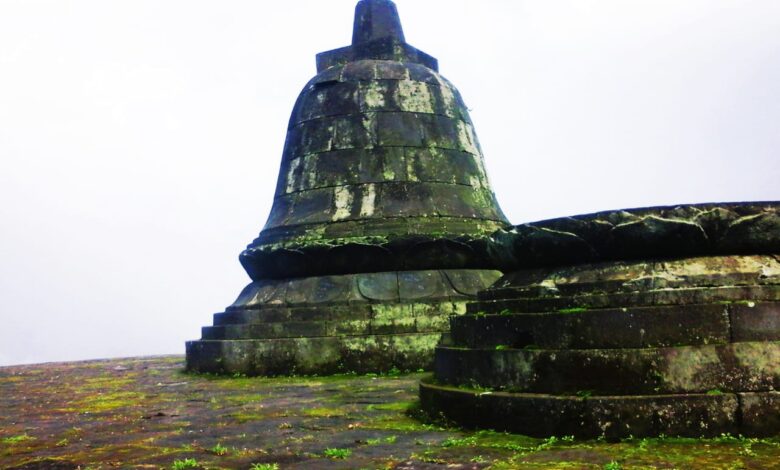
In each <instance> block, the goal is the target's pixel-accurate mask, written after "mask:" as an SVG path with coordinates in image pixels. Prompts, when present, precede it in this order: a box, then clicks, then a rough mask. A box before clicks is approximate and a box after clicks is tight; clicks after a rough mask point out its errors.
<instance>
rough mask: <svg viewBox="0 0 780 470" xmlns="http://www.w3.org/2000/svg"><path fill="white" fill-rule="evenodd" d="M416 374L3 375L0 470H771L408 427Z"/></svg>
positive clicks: (618, 447)
mask: <svg viewBox="0 0 780 470" xmlns="http://www.w3.org/2000/svg"><path fill="white" fill-rule="evenodd" d="M423 375H424V374H407V375H392V376H351V375H342V376H335V377H291V378H246V377H230V378H225V377H213V376H203V375H191V374H186V373H184V372H183V358H182V357H163V358H144V359H126V360H113V361H92V362H81V363H67V364H45V365H34V366H18V367H7V368H0V468H25V469H34V468H40V469H52V468H59V469H75V468H79V467H80V468H82V469H85V468H92V469H98V468H128V467H130V468H169V469H170V468H174V462H177V461H178V462H179V464H178V465H177V467H179V468H187V467H185V466H182V465H185V464H184V463H183V462H188V463H187V465H190V464H191V463H192V461H194V462H196V463H197V467H198V468H244V469H249V468H252V467H253V466H254V468H276V467H275V466H274V464H276V465H278V468H280V469H286V468H306V469H307V470H308V469H320V468H334V469H347V468H355V469H361V468H366V469H418V468H422V469H437V468H442V469H444V468H456V469H457V468H461V469H483V468H491V469H515V468H521V469H522V468H529V469H613V470H614V469H619V468H622V469H654V468H657V469H672V468H678V469H692V468H701V469H769V468H780V438H776V439H761V440H758V439H741V438H736V437H730V436H724V437H723V438H720V439H714V440H699V439H672V438H662V439H641V440H639V439H635V440H626V441H622V442H617V443H611V442H604V441H599V440H595V441H578V440H573V439H568V438H550V439H534V438H529V437H525V436H518V435H508V434H502V433H494V432H489V431H481V432H473V431H463V430H459V429H456V428H452V427H446V426H442V425H441V424H432V423H430V422H426V421H423V420H420V419H418V418H419V415H418V413H416V412H415V410H416V406H417V382H418V381H419V379H420V378H421V377H422V376H423Z"/></svg>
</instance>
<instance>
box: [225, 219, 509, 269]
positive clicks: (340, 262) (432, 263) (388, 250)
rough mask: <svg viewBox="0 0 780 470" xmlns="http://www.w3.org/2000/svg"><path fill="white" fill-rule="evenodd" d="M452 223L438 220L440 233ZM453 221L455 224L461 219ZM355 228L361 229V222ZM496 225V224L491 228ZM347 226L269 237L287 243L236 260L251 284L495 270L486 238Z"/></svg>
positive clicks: (390, 222)
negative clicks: (319, 233)
mask: <svg viewBox="0 0 780 470" xmlns="http://www.w3.org/2000/svg"><path fill="white" fill-rule="evenodd" d="M432 219H436V218H435V217H434V218H432ZM413 221H414V220H413V218H398V219H392V218H391V219H386V220H383V221H381V222H377V224H376V225H374V226H373V227H372V228H371V229H372V230H374V231H376V234H379V233H382V232H384V233H387V232H392V231H393V230H395V229H394V227H397V226H399V225H401V226H408V225H409V224H410V223H413ZM451 222H453V221H452V220H446V221H442V222H441V224H442V226H444V227H449V228H444V229H442V230H445V231H449V230H453V229H454V230H457V231H459V230H460V228H454V227H453V224H452V223H451ZM433 223H439V222H438V221H434V222H433ZM457 223H458V224H460V221H457ZM466 224H467V225H472V226H473V227H476V226H480V227H484V226H486V224H488V225H489V223H488V222H485V221H478V220H476V219H475V220H470V221H466ZM342 225H343V226H342ZM359 225H361V226H363V227H365V226H366V224H365V223H364V222H360V223H359ZM421 225H424V224H421ZM499 226H500V225H499V224H497V223H496V224H494V226H493V228H497V227H499ZM315 228H316V227H315ZM351 228H353V229H354V228H355V227H354V225H353V224H351V223H350V222H339V223H334V224H330V225H328V229H333V230H335V229H343V230H344V233H340V232H339V233H333V232H330V233H331V236H332V238H330V239H325V238H323V239H316V240H307V241H296V238H295V235H294V234H293V235H291V234H288V233H285V234H271V235H273V237H280V239H286V240H287V241H285V242H282V243H278V244H277V243H269V244H259V245H253V246H250V247H249V248H247V249H246V250H244V251H243V252H242V253H241V255H240V256H239V261H240V262H241V264H242V266H243V267H244V269H245V270H246V271H247V274H249V277H251V278H252V279H253V280H256V281H258V280H265V279H289V278H295V277H308V276H326V275H339V274H350V273H373V272H384V271H417V270H429V269H494V268H495V266H494V263H493V262H492V261H491V260H490V258H489V257H488V256H487V243H488V241H487V238H474V237H468V236H461V237H457V236H453V237H451V238H446V237H444V238H442V237H434V236H424V235H414V236H403V237H387V236H374V235H369V236H361V235H360V233H361V232H360V230H359V229H357V230H356V231H355V232H352V233H350V232H349V230H350V229H351ZM284 230H285V231H287V230H288V229H286V228H285V229H284ZM400 230H405V229H404V228H401V229H400ZM464 231H470V230H464ZM288 235H290V236H289V237H288ZM263 243H265V242H263Z"/></svg>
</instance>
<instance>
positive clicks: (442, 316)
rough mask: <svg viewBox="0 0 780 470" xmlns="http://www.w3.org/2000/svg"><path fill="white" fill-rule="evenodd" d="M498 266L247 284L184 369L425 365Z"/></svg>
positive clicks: (190, 346) (191, 351)
mask: <svg viewBox="0 0 780 470" xmlns="http://www.w3.org/2000/svg"><path fill="white" fill-rule="evenodd" d="M500 275H501V273H499V272H498V271H489V270H467V269H464V270H443V271H400V272H383V273H367V274H350V275H339V276H317V277H309V278H300V279H291V280H281V281H261V282H254V283H252V284H250V285H249V286H248V287H247V288H246V289H244V292H242V293H241V295H240V296H239V298H238V300H237V301H236V302H235V303H234V304H233V305H232V306H231V307H229V308H228V309H227V310H226V311H225V312H224V313H218V314H216V315H215V316H214V326H211V327H205V328H203V335H202V339H201V340H199V341H191V342H189V343H187V367H188V369H189V370H193V371H198V372H210V373H230V374H233V373H241V374H247V375H280V374H330V373H338V372H360V373H365V372H383V371H388V370H391V369H393V368H397V369H400V370H417V369H430V368H431V367H432V360H433V349H434V348H435V346H436V344H437V343H438V342H439V339H440V338H441V336H442V333H444V332H446V331H448V329H449V317H450V316H451V315H457V314H463V313H464V312H465V310H466V307H465V305H466V302H467V301H469V300H473V299H474V298H475V296H476V293H477V291H479V290H482V289H485V288H487V287H488V286H490V285H491V284H492V283H493V282H494V281H495V280H496V279H498V278H499V277H500Z"/></svg>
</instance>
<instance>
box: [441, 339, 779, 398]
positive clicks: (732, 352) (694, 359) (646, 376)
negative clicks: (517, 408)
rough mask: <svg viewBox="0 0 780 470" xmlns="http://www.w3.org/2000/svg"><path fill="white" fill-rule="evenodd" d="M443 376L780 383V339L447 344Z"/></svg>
mask: <svg viewBox="0 0 780 470" xmlns="http://www.w3.org/2000/svg"><path fill="white" fill-rule="evenodd" d="M434 370H435V372H436V379H437V380H438V381H440V382H441V383H445V384H451V385H461V384H475V385H479V386H480V387H488V388H495V389H502V390H511V391H516V392H528V393H551V394H569V395H574V394H577V393H588V394H593V395H653V394H667V393H706V392H708V391H714V390H717V391H721V392H753V391H770V390H776V389H780V342H744V343H733V344H725V345H706V346H680V347H671V348H643V349H569V350H544V349H541V350H537V349H511V348H500V349H464V348H458V347H439V348H437V349H436V358H435V369H434Z"/></svg>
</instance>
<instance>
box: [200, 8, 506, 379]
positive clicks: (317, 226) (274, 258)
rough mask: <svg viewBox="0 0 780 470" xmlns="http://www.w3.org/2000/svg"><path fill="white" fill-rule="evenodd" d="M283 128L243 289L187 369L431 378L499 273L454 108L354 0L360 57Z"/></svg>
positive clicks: (420, 60)
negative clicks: (417, 372)
mask: <svg viewBox="0 0 780 470" xmlns="http://www.w3.org/2000/svg"><path fill="white" fill-rule="evenodd" d="M317 71H318V75H317V76H316V77H314V78H313V79H312V80H311V81H310V82H309V83H308V84H307V85H306V86H305V87H304V89H303V91H302V92H301V94H300V97H299V98H298V101H297V102H296V104H295V107H294V109H293V112H292V116H291V118H290V122H289V127H288V132H287V139H286V142H285V148H284V152H283V155H282V163H281V169H280V172H279V180H278V181H279V182H278V185H277V188H276V193H275V197H274V203H273V208H272V210H271V214H270V216H269V218H268V221H267V223H266V225H265V228H264V229H263V230H262V232H261V233H260V235H259V237H258V238H257V239H256V240H254V242H252V244H250V245H249V247H248V248H247V249H246V250H245V251H244V252H243V253H241V256H240V261H241V264H242V265H243V266H244V268H245V269H246V271H247V273H248V274H249V276H250V277H251V278H252V281H253V282H252V283H251V284H250V285H249V286H247V287H246V288H245V289H244V291H243V292H242V293H241V295H240V296H239V298H238V300H237V301H236V302H235V303H234V304H233V305H231V306H230V307H228V309H227V310H226V311H225V312H224V313H220V314H217V315H215V319H214V326H213V327H207V328H204V331H203V338H202V339H201V340H200V341H193V342H189V343H188V344H187V364H188V368H189V369H191V370H195V371H203V372H226V373H236V372H238V373H245V374H285V373H299V374H300V373H304V374H305V373H328V372H337V371H361V372H369V371H381V370H388V369H391V368H393V367H397V368H399V369H417V368H426V367H428V366H429V365H430V363H431V360H432V352H433V348H434V346H435V344H436V343H437V341H438V340H439V338H440V336H441V334H442V333H443V332H446V331H447V329H448V328H447V327H448V322H447V319H448V316H449V315H451V314H457V313H463V312H464V311H465V302H466V301H467V300H469V299H471V298H473V297H474V296H475V294H476V292H477V291H478V290H481V289H484V288H486V287H488V286H489V285H490V284H492V283H493V282H494V281H495V280H496V279H498V277H500V272H498V271H496V270H495V266H494V263H493V262H492V261H491V259H490V258H489V256H487V253H488V250H487V238H488V236H489V235H490V234H491V233H492V232H494V231H495V230H497V229H499V228H502V227H505V226H507V225H508V223H507V222H506V219H505V217H504V215H503V214H502V212H501V210H500V209H499V207H498V204H497V203H496V201H495V197H494V195H493V193H492V191H491V189H490V186H489V184H488V179H487V175H486V172H485V168H484V161H483V157H482V152H481V150H480V146H479V143H478V141H477V137H476V134H475V133H474V127H473V125H472V122H471V119H470V118H469V115H468V111H467V108H466V106H465V105H464V103H463V100H462V99H461V97H460V94H459V93H458V91H457V90H456V89H455V87H453V86H452V84H450V83H449V82H448V81H447V80H445V79H444V78H443V77H442V76H441V75H439V73H438V64H437V61H436V59H434V58H433V57H431V56H429V55H427V54H425V53H423V52H421V51H419V50H417V49H415V48H414V47H412V46H410V45H408V44H407V43H406V42H405V39H404V34H403V30H402V28H401V23H400V20H399V18H398V13H397V10H396V7H395V5H394V4H393V2H391V1H389V0H362V1H360V2H359V3H358V5H357V8H356V12H355V26H354V33H353V43H352V45H351V46H349V47H345V48H342V49H337V50H333V51H329V52H324V53H321V54H319V55H318V56H317Z"/></svg>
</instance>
